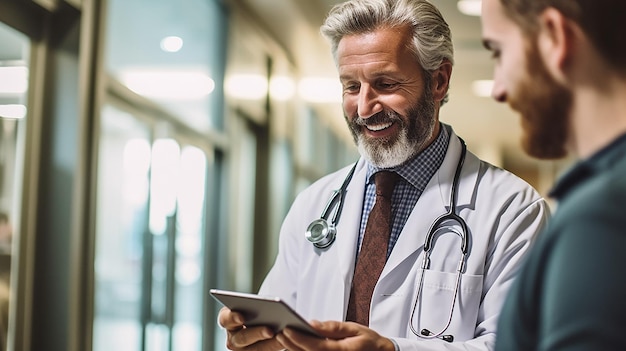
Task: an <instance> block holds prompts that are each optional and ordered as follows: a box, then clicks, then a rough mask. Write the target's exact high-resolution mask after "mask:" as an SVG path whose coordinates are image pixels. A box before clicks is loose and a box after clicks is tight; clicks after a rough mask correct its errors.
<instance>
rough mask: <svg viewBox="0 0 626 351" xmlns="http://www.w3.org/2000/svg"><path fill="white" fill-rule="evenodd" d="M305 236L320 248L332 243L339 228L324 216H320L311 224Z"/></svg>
mask: <svg viewBox="0 0 626 351" xmlns="http://www.w3.org/2000/svg"><path fill="white" fill-rule="evenodd" d="M305 236H306V238H307V240H308V241H310V242H312V243H313V245H314V246H315V247H317V248H318V249H324V248H327V247H329V246H330V245H332V243H333V242H334V241H335V238H336V236H337V229H336V228H335V226H334V225H332V224H329V223H328V221H327V220H326V219H324V218H318V219H316V220H314V221H313V222H311V224H309V227H308V228H307V229H306V233H305Z"/></svg>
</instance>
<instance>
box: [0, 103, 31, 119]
mask: <svg viewBox="0 0 626 351" xmlns="http://www.w3.org/2000/svg"><path fill="white" fill-rule="evenodd" d="M24 117H26V106H24V105H16V104H9V105H0V118H10V119H22V118H24Z"/></svg>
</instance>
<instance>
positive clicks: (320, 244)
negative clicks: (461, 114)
mask: <svg viewBox="0 0 626 351" xmlns="http://www.w3.org/2000/svg"><path fill="white" fill-rule="evenodd" d="M459 141H460V142H461V156H460V157H459V161H458V163H457V167H456V170H455V173H454V178H453V181H452V190H451V192H450V205H449V208H448V212H446V213H444V214H443V215H441V216H439V217H438V218H437V219H436V220H435V221H434V222H433V224H432V225H431V227H430V229H429V231H428V234H427V235H426V239H425V240H424V258H423V261H422V266H421V273H420V279H419V281H418V284H417V293H416V297H415V301H414V303H413V307H412V311H411V318H410V320H409V326H410V328H411V332H413V334H415V335H416V336H417V337H420V338H425V339H432V338H441V339H443V340H445V341H449V342H452V341H453V340H454V337H453V336H452V335H443V333H445V331H446V330H447V329H448V328H449V327H450V325H451V324H452V317H453V314H454V307H455V306H456V300H457V296H458V292H459V290H460V287H461V276H462V274H463V272H464V271H465V264H466V262H467V256H468V252H469V235H468V233H469V231H468V228H467V223H466V222H465V220H464V219H463V218H462V217H461V216H459V215H458V214H457V213H456V200H457V194H458V186H459V183H460V178H461V171H462V169H463V165H464V163H465V156H466V154H467V146H466V145H465V141H464V140H463V139H461V138H460V137H459ZM357 164H358V162H357V163H355V164H354V166H353V167H352V169H351V170H350V172H349V173H348V175H347V176H346V178H345V179H344V181H343V183H342V184H341V187H340V188H339V189H338V190H335V191H333V194H332V196H331V198H330V200H329V202H328V204H327V205H326V207H325V208H324V211H323V212H322V215H321V217H320V218H318V219H316V220H315V221H313V222H311V224H309V227H308V228H307V231H306V233H305V237H306V238H307V240H309V241H310V242H312V243H313V245H314V246H315V247H316V248H318V249H326V248H327V247H329V246H330V245H332V244H333V242H334V241H335V237H336V226H337V224H338V223H339V217H340V216H341V212H342V210H343V204H344V202H345V201H344V200H345V195H346V192H347V188H348V184H349V183H350V181H351V179H352V176H353V175H354V172H355V169H356V166H357ZM331 213H332V218H331V219H330V223H329V222H328V219H329V216H330V215H331ZM448 221H454V222H456V223H457V224H458V225H459V226H460V227H461V230H460V231H456V230H455V233H456V234H457V235H459V236H460V237H461V254H462V255H461V259H460V261H459V265H458V267H457V273H456V284H455V288H454V296H453V298H452V304H451V306H450V313H449V316H448V320H447V322H446V324H445V326H444V328H443V329H442V330H441V331H440V332H438V333H432V332H431V331H430V330H428V329H423V330H421V331H419V332H418V331H417V329H419V327H417V328H416V327H414V326H413V320H414V317H415V311H416V309H417V303H418V301H419V299H420V296H421V293H422V290H423V286H424V275H425V272H426V270H428V269H429V266H430V254H431V252H432V249H433V244H434V237H435V233H436V231H437V228H440V227H441V226H442V225H443V224H444V223H445V222H448Z"/></svg>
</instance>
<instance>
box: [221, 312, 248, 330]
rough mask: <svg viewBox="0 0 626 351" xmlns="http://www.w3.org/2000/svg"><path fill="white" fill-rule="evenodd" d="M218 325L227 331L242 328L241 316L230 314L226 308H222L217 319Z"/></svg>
mask: <svg viewBox="0 0 626 351" xmlns="http://www.w3.org/2000/svg"><path fill="white" fill-rule="evenodd" d="M217 320H218V322H219V324H220V325H221V326H222V327H223V328H224V329H226V330H228V331H234V330H239V329H241V328H243V322H244V319H243V316H242V315H241V314H240V313H237V312H232V311H231V310H230V309H228V308H227V307H222V309H221V310H220V313H219V315H218V318H217Z"/></svg>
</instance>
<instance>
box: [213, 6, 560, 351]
mask: <svg viewBox="0 0 626 351" xmlns="http://www.w3.org/2000/svg"><path fill="white" fill-rule="evenodd" d="M322 32H323V34H324V35H325V36H326V37H327V38H329V39H330V42H331V45H332V51H333V55H334V58H335V61H336V64H337V68H338V71H339V78H340V81H341V83H342V85H343V110H344V115H345V119H346V122H347V124H348V127H349V128H350V130H351V131H352V134H353V136H354V139H355V142H356V144H357V146H358V148H359V151H360V153H361V156H362V157H361V159H360V160H359V161H358V162H357V164H356V166H355V168H354V173H353V175H352V176H351V178H350V176H348V174H349V173H350V170H351V169H352V166H349V167H346V168H345V169H342V170H340V171H338V172H335V173H333V174H330V175H328V176H326V177H323V178H322V179H320V180H319V181H317V182H316V183H314V184H313V185H312V186H311V187H309V188H308V189H306V190H305V191H304V192H302V193H301V194H300V195H299V196H298V198H297V199H296V200H295V202H294V204H293V206H292V208H291V210H290V212H289V213H288V215H287V217H286V219H285V222H284V224H283V227H282V229H281V233H280V242H279V252H278V257H277V258H276V262H275V264H274V266H273V267H272V269H271V271H270V272H269V274H268V276H267V278H266V279H265V281H264V283H263V285H262V287H261V290H260V292H259V293H260V294H262V295H273V296H278V297H281V298H282V299H284V300H285V301H286V302H287V303H288V304H289V305H291V306H292V307H293V308H295V309H296V311H298V312H299V313H300V314H301V315H303V316H304V318H306V319H307V320H318V321H326V322H312V323H313V326H314V328H316V329H317V331H318V332H319V334H321V335H322V336H324V338H315V337H311V336H308V335H305V334H302V333H298V332H296V331H295V330H293V329H286V330H285V331H284V332H281V333H274V332H273V331H272V330H271V329H269V328H267V327H251V328H244V321H243V318H242V316H241V315H240V314H237V313H233V312H231V311H230V310H228V309H223V310H222V311H221V312H220V316H219V321H220V324H221V325H222V326H223V327H224V328H225V329H226V330H227V334H228V336H227V337H228V341H227V345H228V347H229V348H230V349H232V350H281V349H285V348H286V349H288V350H317V351H319V350H340V349H341V350H389V351H393V350H427V351H428V350H467V349H473V350H491V349H492V348H493V344H494V342H495V332H496V322H497V318H498V315H499V312H500V308H501V305H502V302H503V298H504V296H505V295H506V292H507V291H508V288H509V286H510V284H511V282H512V279H513V277H514V276H515V273H516V272H517V268H518V264H519V262H520V261H521V260H522V258H523V257H524V254H525V252H526V251H527V249H528V248H529V246H530V245H531V243H532V241H533V240H534V237H535V234H536V233H537V231H538V230H539V229H541V228H542V227H543V224H544V223H545V221H546V218H547V216H548V213H547V212H548V208H547V204H546V202H545V201H544V200H543V199H542V198H541V197H540V196H539V195H538V194H537V192H536V191H535V190H533V189H532V188H531V187H530V186H529V185H528V184H526V183H525V182H523V181H522V180H520V179H519V178H517V177H516V176H514V175H512V174H511V173H508V172H506V171H504V170H502V169H499V168H496V167H494V166H492V165H489V164H487V163H485V162H482V161H481V160H479V159H478V158H477V157H476V156H475V155H473V154H472V153H470V152H469V151H467V152H465V146H464V143H463V141H462V140H461V139H460V138H459V137H458V136H457V135H456V134H455V133H454V131H453V130H452V128H451V127H450V126H447V125H444V124H442V123H440V122H439V108H440V106H441V105H442V104H443V103H444V102H445V100H446V98H447V93H448V83H449V81H450V76H451V73H452V63H453V55H452V51H453V50H452V40H451V37H450V30H449V28H448V25H447V23H446V22H445V21H444V19H443V18H442V17H441V14H440V13H439V11H438V10H437V9H436V8H435V7H434V6H433V5H432V4H430V3H429V2H428V1H425V0H354V1H348V2H346V3H343V4H340V5H338V6H336V7H335V8H334V9H333V10H331V12H330V14H329V16H328V18H327V19H326V22H325V24H324V25H323V26H322ZM464 155H465V156H464ZM386 171H392V176H391V178H394V177H395V179H396V180H397V182H396V185H395V188H394V189H393V191H392V195H391V196H389V195H385V194H383V193H384V191H382V190H381V189H379V185H378V184H380V188H384V187H385V186H384V184H382V183H379V179H381V177H383V175H384V174H388V173H389V172H387V173H385V172H386ZM379 174H380V175H379ZM393 174H396V176H393ZM342 184H345V185H344V186H342ZM340 188H343V189H344V190H345V198H343V202H342V204H341V205H340V206H339V208H342V209H343V210H342V212H341V216H340V220H339V222H338V223H337V226H336V230H337V233H336V237H335V240H334V242H333V241H332V240H329V241H328V242H322V243H321V244H322V245H319V244H320V243H318V245H314V244H313V243H311V242H309V241H308V240H307V239H306V238H305V232H306V231H307V227H308V226H309V223H312V222H314V223H318V222H317V221H318V220H319V218H320V214H321V213H322V212H323V211H324V208H325V207H326V204H327V203H328V199H329V198H331V197H332V194H333V191H334V190H336V189H340ZM379 190H380V191H379ZM379 201H380V204H385V203H387V204H388V203H389V202H391V208H390V210H389V208H388V207H387V211H389V212H388V213H387V215H386V216H385V215H382V214H380V216H381V217H378V216H379V213H380V212H379V209H380V208H382V207H384V206H379ZM448 211H452V212H453V214H451V215H449V216H448V217H449V218H451V217H454V216H456V215H458V216H460V217H459V218H460V219H459V218H457V219H456V220H445V219H441V220H438V218H441V217H440V216H441V215H444V214H447V213H448ZM389 213H390V214H391V216H389ZM370 214H371V216H370ZM327 217H328V218H326V219H327V220H328V221H329V222H331V221H332V218H333V217H334V216H333V215H331V216H327ZM373 217H378V218H379V219H378V220H369V219H370V218H373ZM387 221H388V224H387V225H386V226H383V227H386V230H387V231H388V232H387V233H386V234H385V235H387V237H385V238H384V242H383V243H382V245H380V244H372V241H375V238H378V237H377V236H372V234H374V233H379V234H381V235H382V230H381V228H380V227H378V226H375V224H380V223H383V222H387ZM464 223H465V224H466V225H467V227H466V228H464ZM318 224H319V223H318ZM319 225H320V226H322V225H321V224H319ZM374 227H376V228H374ZM374 230H376V231H374ZM378 230H381V232H378ZM389 231H390V233H389ZM326 244H329V246H325V245H326ZM381 248H382V250H381ZM425 250H429V253H430V258H429V260H425ZM462 251H465V252H467V256H466V257H465V258H463V257H464V255H463V254H462ZM376 253H380V254H381V255H380V256H382V264H381V262H380V261H378V260H376V258H377V257H379V256H378V255H376ZM423 262H425V263H424V264H423ZM457 270H458V271H459V272H460V273H459V272H457ZM369 278H372V279H369ZM344 321H347V322H344Z"/></svg>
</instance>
